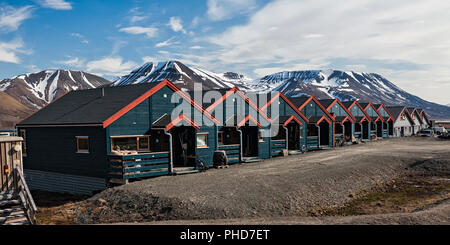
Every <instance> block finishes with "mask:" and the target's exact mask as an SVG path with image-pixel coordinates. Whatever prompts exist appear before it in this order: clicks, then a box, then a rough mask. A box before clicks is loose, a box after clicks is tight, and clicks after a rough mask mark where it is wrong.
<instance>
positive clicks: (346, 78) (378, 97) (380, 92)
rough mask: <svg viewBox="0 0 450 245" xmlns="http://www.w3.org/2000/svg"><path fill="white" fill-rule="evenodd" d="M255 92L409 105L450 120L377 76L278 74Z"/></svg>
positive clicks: (440, 108)
mask: <svg viewBox="0 0 450 245" xmlns="http://www.w3.org/2000/svg"><path fill="white" fill-rule="evenodd" d="M251 87H252V89H253V90H254V91H260V92H267V91H280V92H282V93H284V94H285V95H286V96H288V97H298V96H302V95H305V94H307V95H314V96H315V97H317V98H319V99H329V98H339V99H340V100H342V101H348V100H355V99H356V100H359V101H362V102H369V101H371V102H373V103H383V104H385V105H406V106H410V107H417V108H423V109H426V110H427V112H428V113H429V114H430V115H431V116H433V117H436V118H443V117H448V116H449V115H450V108H449V107H446V106H443V105H439V104H436V103H432V102H428V101H425V100H423V99H421V98H419V97H417V96H414V95H412V94H410V93H408V92H406V91H404V90H403V89H401V88H399V87H397V86H396V85H395V84H393V83H392V82H390V81H389V80H387V79H386V78H384V77H383V76H381V75H379V74H375V73H360V72H352V71H338V70H311V71H291V72H278V73H275V74H272V75H268V76H265V77H263V78H261V79H259V80H257V81H255V82H254V83H253V85H252V86H251Z"/></svg>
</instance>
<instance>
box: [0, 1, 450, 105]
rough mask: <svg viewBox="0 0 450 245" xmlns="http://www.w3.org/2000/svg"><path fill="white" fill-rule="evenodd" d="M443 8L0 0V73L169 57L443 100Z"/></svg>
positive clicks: (448, 35)
mask: <svg viewBox="0 0 450 245" xmlns="http://www.w3.org/2000/svg"><path fill="white" fill-rule="evenodd" d="M449 12H450V3H448V1H438V0H429V1H423V0H398V1H395V2H392V1H379V0H378V1H375V0H366V1H361V0H345V1H343V0H342V1H340V0H334V1H327V0H303V1H299V0H220V1H219V0H204V1H201V0H191V1H177V0H172V1H170V0H166V1H157V0H153V1H150V0H134V1H118V0H115V1H112V0H28V1H26V0H6V1H2V2H1V3H0V78H7V77H12V76H16V75H19V74H23V73H29V72H34V71H39V70H44V69H52V68H63V69H73V70H84V71H88V72H92V73H95V74H99V75H102V76H105V77H106V78H110V79H111V78H114V77H116V76H120V75H124V74H127V73H128V72H129V71H131V70H132V69H133V68H135V67H138V66H139V65H141V64H143V63H144V62H148V61H165V60H170V59H176V60H180V61H181V62H183V63H186V64H187V65H193V66H196V67H201V68H205V69H207V70H210V71H214V72H225V71H234V72H238V73H243V74H246V75H248V76H250V77H252V78H257V77H260V76H263V75H267V74H270V73H273V72H278V71H284V70H300V69H301V70H306V69H328V68H331V69H341V70H354V71H357V72H376V73H379V74H381V75H383V76H385V77H386V78H388V79H389V80H391V81H393V82H394V83H395V84H397V85H398V86H400V87H401V88H403V89H405V90H406V91H408V92H411V93H413V94H415V95H418V96H420V97H423V98H424V99H427V100H430V101H433V102H438V103H442V104H449V103H450V95H449V94H448V92H446V91H450V17H449V15H448V13H449Z"/></svg>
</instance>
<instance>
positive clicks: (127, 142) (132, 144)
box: [111, 136, 150, 151]
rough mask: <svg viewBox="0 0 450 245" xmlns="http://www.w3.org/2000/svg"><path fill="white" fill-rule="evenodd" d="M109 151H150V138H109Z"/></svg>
mask: <svg viewBox="0 0 450 245" xmlns="http://www.w3.org/2000/svg"><path fill="white" fill-rule="evenodd" d="M111 150H115V151H150V137H149V136H133V137H131V136H124V137H111Z"/></svg>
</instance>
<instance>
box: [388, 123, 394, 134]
mask: <svg viewBox="0 0 450 245" xmlns="http://www.w3.org/2000/svg"><path fill="white" fill-rule="evenodd" d="M388 128H389V135H394V123H393V122H392V121H389V122H388Z"/></svg>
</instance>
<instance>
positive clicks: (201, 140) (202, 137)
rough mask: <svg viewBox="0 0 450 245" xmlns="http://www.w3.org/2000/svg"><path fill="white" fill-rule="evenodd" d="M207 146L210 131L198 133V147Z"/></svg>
mask: <svg viewBox="0 0 450 245" xmlns="http://www.w3.org/2000/svg"><path fill="white" fill-rule="evenodd" d="M207 147H208V133H198V134H197V148H207Z"/></svg>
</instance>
